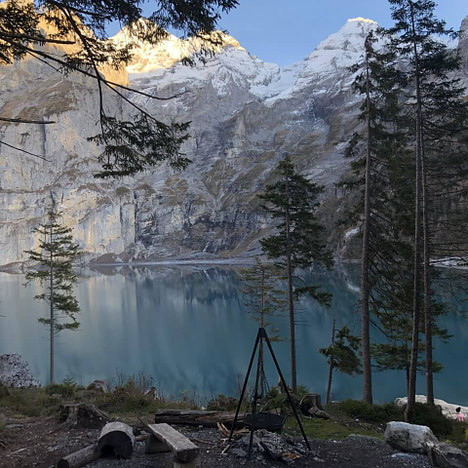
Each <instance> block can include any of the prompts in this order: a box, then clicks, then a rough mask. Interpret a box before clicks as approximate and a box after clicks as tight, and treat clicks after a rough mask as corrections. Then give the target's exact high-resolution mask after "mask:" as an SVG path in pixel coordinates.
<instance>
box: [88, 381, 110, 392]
mask: <svg viewBox="0 0 468 468" xmlns="http://www.w3.org/2000/svg"><path fill="white" fill-rule="evenodd" d="M86 390H94V391H96V392H102V393H109V387H108V385H107V384H106V382H104V380H94V381H93V382H91V383H90V384H89V385H88V386H87V387H86Z"/></svg>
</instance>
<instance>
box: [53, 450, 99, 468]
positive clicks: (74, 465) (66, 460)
mask: <svg viewBox="0 0 468 468" xmlns="http://www.w3.org/2000/svg"><path fill="white" fill-rule="evenodd" d="M100 456H101V451H100V450H99V449H98V446H97V444H92V445H88V446H87V447H85V448H82V449H81V450H78V451H77V452H73V453H71V454H70V455H67V456H66V457H63V458H62V459H61V460H59V462H58V463H57V468H79V467H80V466H84V465H87V464H88V463H91V462H93V461H94V460H97V459H98V458H99V457H100Z"/></svg>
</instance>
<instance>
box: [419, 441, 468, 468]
mask: <svg viewBox="0 0 468 468" xmlns="http://www.w3.org/2000/svg"><path fill="white" fill-rule="evenodd" d="M428 456H429V460H430V462H431V465H433V466H437V467H439V468H466V467H468V453H466V452H465V451H463V450H461V449H459V448H457V447H454V446H453V445H449V444H445V443H440V444H431V443H429V444H428Z"/></svg>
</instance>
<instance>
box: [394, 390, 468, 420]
mask: <svg viewBox="0 0 468 468" xmlns="http://www.w3.org/2000/svg"><path fill="white" fill-rule="evenodd" d="M406 402H407V398H406V397H403V398H396V399H395V404H396V405H397V406H401V407H403V406H406ZM416 403H426V395H416ZM434 404H435V405H436V406H438V407H439V408H440V409H441V410H442V415H443V416H445V417H446V418H448V419H456V414H457V412H456V411H455V410H456V409H457V408H458V407H460V408H461V412H462V413H464V414H465V415H468V406H461V405H458V404H455V403H447V402H446V401H444V400H439V399H438V398H436V399H435V400H434Z"/></svg>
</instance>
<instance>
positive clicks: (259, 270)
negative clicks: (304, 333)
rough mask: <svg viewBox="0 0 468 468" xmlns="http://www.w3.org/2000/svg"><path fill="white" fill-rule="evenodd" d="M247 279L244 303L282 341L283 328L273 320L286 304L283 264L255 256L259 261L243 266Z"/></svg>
mask: <svg viewBox="0 0 468 468" xmlns="http://www.w3.org/2000/svg"><path fill="white" fill-rule="evenodd" d="M241 276H242V281H243V286H244V287H243V291H242V292H243V293H244V297H245V300H244V305H245V306H246V308H247V311H248V312H249V313H250V314H252V316H253V319H254V320H255V321H256V322H257V323H258V325H259V327H260V328H265V330H267V332H270V333H269V339H270V341H279V340H280V339H281V338H280V335H279V330H278V329H277V328H275V327H274V326H273V325H272V323H271V322H270V320H271V317H274V316H277V315H279V314H280V313H281V311H282V309H283V307H284V306H285V300H284V291H283V290H282V289H280V285H279V283H280V281H281V280H283V279H284V274H283V272H282V270H281V269H280V268H278V267H277V266H276V265H274V264H271V263H262V262H261V260H260V259H259V258H258V257H255V264H254V265H252V266H250V267H249V268H244V269H242V270H241ZM263 357H264V353H263V340H262V341H260V348H259V361H260V396H261V398H263V396H264V394H265V388H266V377H265V372H264V367H263Z"/></svg>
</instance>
